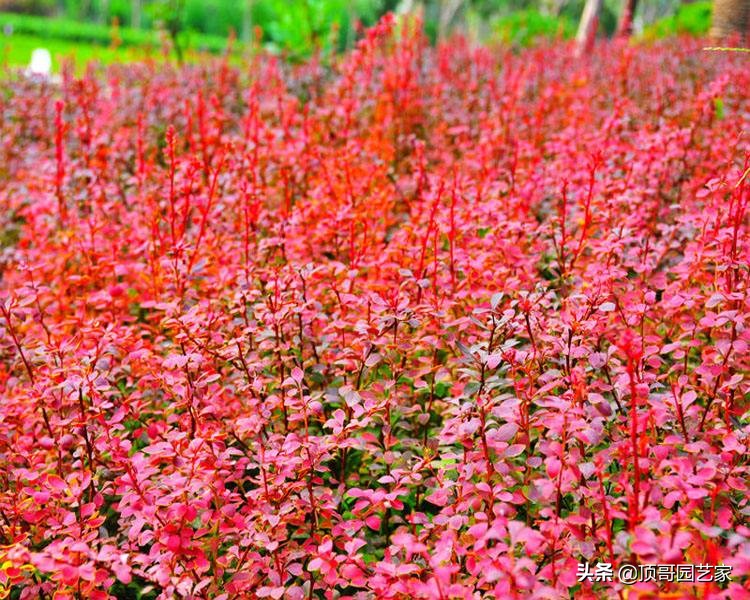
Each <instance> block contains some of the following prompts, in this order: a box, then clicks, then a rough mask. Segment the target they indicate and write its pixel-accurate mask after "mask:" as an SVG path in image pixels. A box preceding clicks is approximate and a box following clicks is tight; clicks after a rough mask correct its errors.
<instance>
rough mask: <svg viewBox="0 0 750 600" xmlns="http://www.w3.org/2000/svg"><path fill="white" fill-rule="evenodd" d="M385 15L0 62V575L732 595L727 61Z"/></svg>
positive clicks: (733, 233)
mask: <svg viewBox="0 0 750 600" xmlns="http://www.w3.org/2000/svg"><path fill="white" fill-rule="evenodd" d="M391 27H392V25H391V23H390V22H388V21H385V22H384V23H382V24H381V25H380V26H378V28H376V29H374V30H371V31H370V32H368V33H367V36H366V38H365V39H364V40H363V41H362V42H361V43H360V45H359V47H358V48H357V50H356V51H355V52H353V53H351V54H350V55H349V56H347V57H345V58H343V59H342V60H341V62H339V63H336V64H334V65H324V64H321V63H320V62H316V61H312V62H310V63H309V64H306V65H304V66H301V67H298V68H291V67H288V66H286V65H283V64H281V63H279V62H278V61H276V60H275V59H272V58H268V57H259V58H257V59H256V60H255V62H253V64H250V65H247V66H245V67H243V68H241V69H238V68H235V67H233V66H230V65H228V64H224V63H218V64H210V65H201V66H191V67H185V68H182V69H175V68H173V67H170V66H167V65H162V64H159V65H157V64H131V65H123V66H113V67H111V68H109V69H108V70H107V72H106V73H96V72H94V71H91V72H90V73H88V74H87V75H86V76H85V77H83V78H81V79H77V78H75V77H74V76H73V75H72V74H71V73H70V72H68V73H67V74H66V75H65V77H64V78H63V82H62V84H61V87H60V89H57V88H53V87H51V86H49V85H45V84H40V83H38V82H30V81H22V80H18V79H12V80H8V81H6V83H5V87H4V89H5V90H6V93H5V94H4V96H3V98H2V100H0V102H1V104H0V113H1V115H2V121H1V129H0V135H1V136H2V140H1V141H2V144H1V147H2V150H0V152H2V156H1V157H0V164H1V165H2V170H1V171H0V180H1V182H2V183H1V185H2V188H1V189H2V194H1V195H0V201H1V202H2V206H3V210H2V214H0V232H1V236H2V237H0V244H1V245H2V254H0V256H1V260H0V265H1V266H0V269H2V271H1V272H2V282H1V283H0V292H1V298H2V320H1V327H2V336H0V394H1V395H2V403H0V459H1V460H0V510H1V512H0V517H1V518H0V539H1V543H2V546H0V586H2V587H0V589H4V590H6V591H8V590H10V591H11V592H12V593H13V594H15V595H14V596H13V597H20V598H32V597H34V598H36V597H40V598H50V597H52V596H53V595H54V597H55V598H107V597H112V596H116V597H130V596H127V594H128V593H132V591H131V592H128V591H126V588H137V589H139V590H141V591H143V590H146V592H147V593H146V596H145V597H150V596H149V593H150V594H151V597H153V596H157V595H158V596H159V597H160V598H168V597H184V598H204V597H205V598H207V597H213V598H221V599H227V600H228V599H230V598H249V597H259V598H264V597H265V598H280V597H282V596H284V597H288V598H293V599H294V598H304V597H309V598H313V597H328V598H333V597H358V598H365V597H377V598H396V597H414V598H456V597H458V598H478V597H482V596H485V595H486V596H492V597H497V598H513V597H517V598H522V597H539V598H543V597H544V598H548V597H550V598H551V597H568V595H569V593H570V592H569V590H570V589H573V590H574V592H573V593H574V594H575V595H576V597H581V598H584V597H609V596H611V595H613V594H614V593H615V592H614V590H616V589H620V588H622V586H619V585H618V584H615V583H593V584H592V583H583V584H579V583H578V582H577V578H576V566H577V563H579V562H584V561H586V562H597V561H606V562H611V563H614V564H615V565H620V564H622V563H623V562H625V561H634V562H639V563H695V564H700V563H708V564H726V565H731V566H732V567H733V571H732V582H731V583H730V584H729V585H728V587H727V586H726V584H724V585H716V584H700V585H695V586H693V585H689V586H683V587H678V586H677V585H670V584H665V585H663V586H662V589H663V591H664V592H665V593H671V594H672V596H670V597H683V596H688V595H690V594H695V595H697V596H700V597H713V598H719V597H726V598H729V597H731V598H733V600H737V599H739V598H741V597H747V595H746V594H745V592H744V591H743V587H744V586H745V585H746V584H747V581H748V576H749V575H750V528H749V527H748V522H747V514H748V510H750V506H748V501H747V492H748V462H747V452H748V434H750V414H748V412H747V410H748V406H747V404H748V403H747V398H748V392H749V391H750V390H749V388H748V381H747V379H746V374H747V369H748V356H750V354H749V353H748V351H747V347H748V341H749V340H750V330H748V329H747V328H746V327H747V322H746V319H747V318H748V315H750V298H749V297H748V258H749V257H750V243H749V239H748V223H747V208H748V201H750V177H743V173H745V174H747V170H746V169H747V168H748V165H749V164H750V162H749V157H750V147H749V146H748V140H747V129H748V118H749V116H750V102H749V101H748V96H747V90H748V89H750V70H748V68H747V62H746V61H747V59H746V58H745V57H744V56H742V55H740V56H733V55H724V54H708V53H704V52H702V51H701V49H700V44H699V43H697V42H691V41H680V42H670V43H667V44H663V45H657V46H653V47H645V46H644V47H635V48H632V47H626V46H624V45H622V44H620V43H613V44H610V45H604V46H602V47H600V48H598V49H597V53H596V55H595V56H593V57H591V58H589V59H586V60H584V61H576V60H574V59H573V58H572V56H571V51H570V48H568V47H564V46H555V47H549V48H542V49H538V50H530V51H527V52H525V53H523V54H522V55H520V56H515V55H513V54H511V53H510V52H504V51H489V50H487V49H483V48H471V47H469V46H468V45H467V44H466V43H465V42H462V41H461V40H454V41H452V42H450V43H449V44H448V45H446V46H444V47H441V48H438V49H437V50H431V49H429V48H428V47H427V46H426V44H425V42H424V40H423V39H421V37H420V36H418V35H416V34H414V33H413V32H412V31H410V30H409V28H408V27H406V28H404V29H403V33H399V34H395V35H393V34H392V33H391ZM576 586H577V587H576ZM639 589H643V590H646V591H648V590H655V589H656V587H655V584H653V583H650V584H643V585H641V586H640V587H639ZM149 590H151V592H149ZM133 597H134V596H133ZM691 597H692V596H691Z"/></svg>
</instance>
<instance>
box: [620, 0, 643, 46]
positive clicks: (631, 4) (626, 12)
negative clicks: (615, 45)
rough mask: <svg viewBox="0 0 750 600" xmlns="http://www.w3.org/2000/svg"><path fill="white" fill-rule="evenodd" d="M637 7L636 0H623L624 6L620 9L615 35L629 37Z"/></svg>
mask: <svg viewBox="0 0 750 600" xmlns="http://www.w3.org/2000/svg"><path fill="white" fill-rule="evenodd" d="M637 8H638V0H625V6H624V7H623V9H622V16H621V17H620V23H619V25H618V26H617V35H621V36H623V37H630V35H631V34H632V33H633V17H634V16H635V11H636V9H637Z"/></svg>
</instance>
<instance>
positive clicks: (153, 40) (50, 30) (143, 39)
mask: <svg viewBox="0 0 750 600" xmlns="http://www.w3.org/2000/svg"><path fill="white" fill-rule="evenodd" d="M0 28H2V29H3V30H4V31H5V32H6V35H7V34H8V33H11V34H12V33H18V34H26V35H36V36H40V37H44V38H49V39H60V40H66V41H69V42H80V43H86V44H93V45H97V46H109V45H111V44H112V43H113V41H114V40H115V39H116V40H117V42H118V43H119V44H121V45H123V46H132V47H142V46H156V45H159V44H160V43H161V40H160V34H159V32H158V31H153V30H142V29H133V28H129V27H117V28H116V29H115V28H113V27H107V26H104V25H98V24H95V23H82V22H80V21H74V20H72V19H48V18H44V17H36V16H32V15H20V14H12V13H0ZM187 41H188V43H189V46H190V47H192V48H197V49H200V50H205V51H208V52H213V53H219V52H222V51H223V50H224V49H225V48H226V46H227V40H226V38H223V37H220V36H212V35H203V34H193V33H190V34H189V37H188V40H187Z"/></svg>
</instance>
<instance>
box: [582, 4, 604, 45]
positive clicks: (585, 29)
mask: <svg viewBox="0 0 750 600" xmlns="http://www.w3.org/2000/svg"><path fill="white" fill-rule="evenodd" d="M601 10H602V0H586V6H584V7H583V14H582V15H581V21H580V23H579V24H578V32H577V33H576V52H577V54H578V55H579V56H580V55H583V54H586V53H588V52H591V49H592V48H593V46H594V39H595V37H596V29H597V27H598V25H599V13H600V12H601Z"/></svg>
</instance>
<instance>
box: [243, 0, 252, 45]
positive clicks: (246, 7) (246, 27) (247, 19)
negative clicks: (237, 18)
mask: <svg viewBox="0 0 750 600" xmlns="http://www.w3.org/2000/svg"><path fill="white" fill-rule="evenodd" d="M241 2H242V41H243V42H245V43H246V44H249V43H251V42H252V41H253V5H254V4H255V2H254V1H253V0H241Z"/></svg>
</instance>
